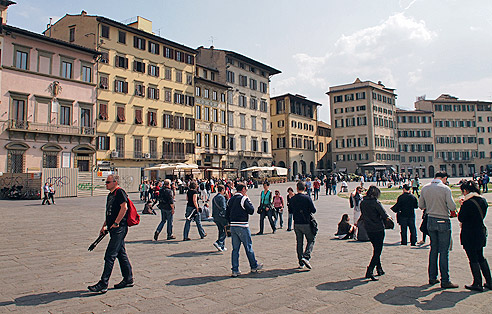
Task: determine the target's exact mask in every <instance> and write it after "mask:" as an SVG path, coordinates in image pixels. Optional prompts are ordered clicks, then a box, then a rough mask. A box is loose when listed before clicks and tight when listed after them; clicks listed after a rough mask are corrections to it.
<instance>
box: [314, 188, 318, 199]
mask: <svg viewBox="0 0 492 314" xmlns="http://www.w3.org/2000/svg"><path fill="white" fill-rule="evenodd" d="M318 198H319V189H314V200H317V199H318Z"/></svg>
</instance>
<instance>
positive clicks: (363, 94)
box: [355, 92, 366, 110]
mask: <svg viewBox="0 0 492 314" xmlns="http://www.w3.org/2000/svg"><path fill="white" fill-rule="evenodd" d="M355 99H356V100H359V99H366V92H360V93H355ZM364 107H365V106H364ZM364 110H365V109H364Z"/></svg>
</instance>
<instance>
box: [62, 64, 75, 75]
mask: <svg viewBox="0 0 492 314" xmlns="http://www.w3.org/2000/svg"><path fill="white" fill-rule="evenodd" d="M72 68H73V61H62V63H61V77H64V78H68V79H71V78H72V76H73V70H72Z"/></svg>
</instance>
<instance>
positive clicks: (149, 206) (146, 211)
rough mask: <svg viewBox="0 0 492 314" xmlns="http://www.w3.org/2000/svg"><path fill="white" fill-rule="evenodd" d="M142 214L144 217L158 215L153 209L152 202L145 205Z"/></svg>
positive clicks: (149, 201)
mask: <svg viewBox="0 0 492 314" xmlns="http://www.w3.org/2000/svg"><path fill="white" fill-rule="evenodd" d="M142 214H144V215H156V213H155V210H154V209H153V208H152V201H151V200H148V201H147V202H146V203H145V205H144V209H143V210H142Z"/></svg>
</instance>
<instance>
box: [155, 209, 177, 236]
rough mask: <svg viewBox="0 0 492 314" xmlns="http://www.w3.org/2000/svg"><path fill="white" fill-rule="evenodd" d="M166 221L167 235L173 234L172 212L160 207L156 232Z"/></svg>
mask: <svg viewBox="0 0 492 314" xmlns="http://www.w3.org/2000/svg"><path fill="white" fill-rule="evenodd" d="M166 222H167V236H168V237H170V236H172V235H173V214H172V211H171V210H168V209H161V222H160V223H159V225H158V226H157V232H159V233H160V232H161V231H162V228H164V225H165V224H166Z"/></svg>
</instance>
